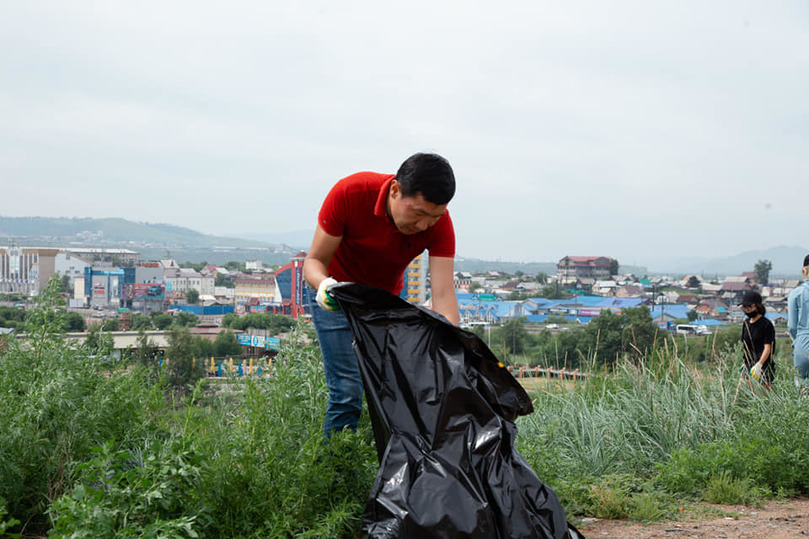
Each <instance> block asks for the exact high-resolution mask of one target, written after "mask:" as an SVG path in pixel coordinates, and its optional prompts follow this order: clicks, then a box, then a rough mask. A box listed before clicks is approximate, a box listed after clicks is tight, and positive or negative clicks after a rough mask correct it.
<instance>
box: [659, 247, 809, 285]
mask: <svg viewBox="0 0 809 539" xmlns="http://www.w3.org/2000/svg"><path fill="white" fill-rule="evenodd" d="M807 253H809V249H807V248H806V247H798V246H783V245H780V246H778V247H771V248H769V249H759V250H754V251H745V252H743V253H739V254H737V255H734V256H729V257H717V258H707V257H704V258H698V257H689V258H679V259H677V258H667V259H660V260H657V261H655V262H654V264H652V267H653V268H654V269H653V271H654V272H657V273H668V274H678V275H679V274H682V275H686V274H690V273H699V274H701V275H703V276H704V277H706V278H707V277H712V276H718V277H720V278H721V277H725V276H728V275H739V274H741V273H743V272H745V271H753V268H754V267H755V265H756V262H758V261H759V260H769V261H770V262H772V270H771V271H770V277H774V278H778V277H792V278H795V279H797V278H799V276H800V266H801V263H802V262H803V257H804V256H806V255H807Z"/></svg>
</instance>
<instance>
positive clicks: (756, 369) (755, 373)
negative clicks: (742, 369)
mask: <svg viewBox="0 0 809 539" xmlns="http://www.w3.org/2000/svg"><path fill="white" fill-rule="evenodd" d="M750 376H752V377H753V378H754V379H756V380H758V379H759V378H761V363H756V364H755V365H753V368H752V369H750Z"/></svg>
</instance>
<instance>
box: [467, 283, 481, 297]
mask: <svg viewBox="0 0 809 539" xmlns="http://www.w3.org/2000/svg"><path fill="white" fill-rule="evenodd" d="M483 289H484V288H483V285H482V284H481V283H479V282H478V281H472V282H471V283H469V293H470V294H474V293H475V292H477V291H479V290H483Z"/></svg>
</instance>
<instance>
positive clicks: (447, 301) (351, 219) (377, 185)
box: [303, 153, 460, 437]
mask: <svg viewBox="0 0 809 539" xmlns="http://www.w3.org/2000/svg"><path fill="white" fill-rule="evenodd" d="M454 194H455V175H454V173H453V171H452V167H451V166H450V164H449V162H447V160H446V159H444V158H443V157H441V156H439V155H435V154H423V153H417V154H415V155H412V156H410V157H409V158H408V159H407V160H406V161H405V162H404V163H402V165H401V167H399V170H398V171H397V173H396V174H395V175H394V174H378V173H375V172H359V173H357V174H353V175H351V176H348V177H346V178H343V179H342V180H340V181H339V182H337V184H336V185H335V186H334V187H333V188H332V189H331V191H330V192H329V194H328V195H327V196H326V200H325V201H324V202H323V206H322V207H321V208H320V213H319V214H318V224H317V228H316V230H315V237H314V239H313V240H312V246H311V248H310V249H309V254H308V255H307V256H306V260H305V261H304V263H303V275H304V278H305V279H306V282H308V283H309V284H310V285H311V286H312V288H314V289H315V290H317V295H316V296H315V297H314V298H313V300H312V320H313V321H314V323H315V330H316V331H317V336H318V341H319V342H320V350H321V352H322V355H323V366H324V369H325V372H326V383H327V385H328V387H329V404H328V408H327V410H326V419H325V421H324V425H323V432H324V434H325V435H326V436H327V437H329V436H331V433H332V432H334V431H336V430H342V429H344V428H346V427H348V428H350V429H355V428H356V427H357V422H358V421H359V417H360V412H361V411H362V377H361V375H360V371H359V366H358V365H357V359H356V357H355V356H354V350H353V348H352V345H351V330H350V328H349V326H348V321H347V320H346V317H345V315H344V314H343V313H342V312H340V310H339V307H338V306H337V304H336V303H335V302H334V300H333V299H332V298H331V297H330V296H329V294H328V288H329V286H332V285H334V284H336V283H338V282H340V281H346V282H355V283H364V284H367V285H371V286H375V287H377V288H381V289H383V290H387V291H389V292H391V293H392V294H399V293H400V292H401V290H402V286H403V276H404V272H405V269H406V268H407V265H408V264H409V263H410V262H411V261H412V260H413V259H414V258H415V257H416V256H418V255H419V254H421V253H422V252H423V251H424V250H425V249H426V250H427V251H428V252H429V263H430V284H431V288H432V307H433V310H434V311H436V312H438V313H440V314H442V315H443V316H444V317H445V318H446V319H447V320H449V321H450V322H452V323H453V324H456V325H457V324H458V323H459V321H460V315H459V312H458V300H457V298H456V297H455V285H454V282H453V274H454V269H453V268H454V258H455V231H454V229H453V227H452V220H451V219H450V216H449V213H448V212H447V205H448V204H449V201H450V200H451V199H452V197H453V195H454Z"/></svg>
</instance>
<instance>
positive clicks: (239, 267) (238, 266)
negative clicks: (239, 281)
mask: <svg viewBox="0 0 809 539" xmlns="http://www.w3.org/2000/svg"><path fill="white" fill-rule="evenodd" d="M225 269H228V270H233V271H243V270H244V262H237V261H235V260H229V261H227V262H225Z"/></svg>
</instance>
